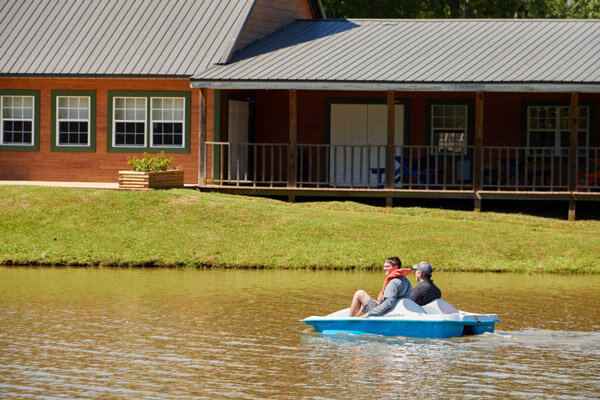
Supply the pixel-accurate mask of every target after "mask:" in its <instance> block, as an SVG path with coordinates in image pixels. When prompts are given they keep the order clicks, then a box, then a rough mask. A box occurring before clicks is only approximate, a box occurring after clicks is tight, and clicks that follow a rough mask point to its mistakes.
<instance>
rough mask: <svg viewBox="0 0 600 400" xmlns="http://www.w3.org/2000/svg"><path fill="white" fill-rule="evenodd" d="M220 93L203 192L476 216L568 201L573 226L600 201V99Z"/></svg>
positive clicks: (203, 155)
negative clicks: (497, 207)
mask: <svg viewBox="0 0 600 400" xmlns="http://www.w3.org/2000/svg"><path fill="white" fill-rule="evenodd" d="M216 93H217V94H216V95H215V105H216V107H215V110H216V111H215V116H214V118H215V119H214V121H215V129H213V134H212V135H209V136H210V137H203V138H202V140H201V142H200V160H201V161H200V166H199V177H200V179H199V188H200V189H202V190H217V191H223V192H229V193H240V194H255V195H273V196H285V197H287V198H289V199H290V200H294V199H295V198H296V197H298V196H307V197H321V196H322V197H349V198H352V197H354V198H357V197H366V198H368V197H380V198H385V199H386V203H387V204H388V205H391V204H392V203H393V199H394V198H438V199H443V198H452V199H472V200H473V202H474V209H475V210H480V209H481V207H482V201H483V200H485V199H507V200H508V199H512V200H531V199H538V200H542V199H547V200H563V201H566V202H568V204H569V218H570V219H574V218H575V208H576V201H577V200H600V147H596V146H595V144H596V143H597V138H596V134H595V121H596V116H597V113H598V111H597V104H596V101H595V97H596V94H595V93H592V94H590V93H579V92H571V93H564V92H563V93H551V94H544V95H540V94H530V93H518V94H516V93H509V94H508V95H507V94H503V93H500V92H483V91H477V92H473V93H464V92H461V93H458V92H451V93H449V94H448V93H446V94H445V97H443V98H442V99H440V101H438V102H435V101H433V100H425V101H423V100H422V99H421V97H426V98H427V99H431V98H438V99H439V98H440V96H442V94H440V93H428V94H426V95H423V94H422V93H418V94H416V95H414V96H413V95H412V94H411V93H408V92H406V91H404V92H396V91H385V92H369V93H357V92H355V91H346V92H343V93H340V92H339V91H325V92H319V93H315V92H314V91H310V90H298V89H288V90H278V91H276V93H274V92H269V91H261V90H256V91H255V90H250V91H249V90H242V91H240V90H221V91H218V92H216ZM415 96H416V97H415ZM282 99H284V100H285V101H284V102H282ZM488 100H489V101H488ZM517 100H518V101H517ZM506 102H509V103H510V102H513V103H518V104H517V105H515V106H513V107H505V106H503V105H504V104H505V103H506ZM438 103H439V104H441V105H443V106H444V107H442V108H441V109H438V108H435V107H436V106H435V104H438ZM486 103H489V104H490V105H489V106H487V107H486ZM274 104H276V105H277V107H275V106H274ZM423 104H425V107H420V105H423ZM461 104H465V107H464V110H465V114H464V121H462V120H461V118H462V114H461V113H460V111H461V109H460V108H457V107H459V106H460V105H461ZM538 104H542V106H538ZM446 105H449V106H446ZM415 106H419V108H424V110H418V109H416V108H415ZM582 107H583V110H584V111H582ZM277 108H278V109H277ZM365 109H366V110H367V111H364V110H365ZM318 110H320V111H318ZM448 110H454V112H455V113H454V115H451V116H449V115H445V114H444V113H448ZM457 110H458V112H456V111H457ZM319 112H320V113H321V114H322V115H318V114H319ZM360 112H363V113H366V115H367V119H368V120H369V121H368V123H367V124H366V126H363V125H364V123H363V124H362V125H361V117H360V116H359V115H357V114H360ZM543 112H545V113H546V114H543ZM399 113H401V115H399ZM438 114H440V115H439V118H438ZM512 114H518V115H512ZM542 114H543V115H542ZM450 117H452V118H451V119H452V121H450V119H449V118H450ZM486 117H487V118H486ZM440 118H441V119H440ZM444 118H445V119H444ZM259 119H260V121H259ZM457 119H458V121H457ZM523 119H524V121H523ZM502 120H504V121H505V122H504V123H502V122H501V121H502ZM439 121H442V124H446V126H441V127H440V129H437V124H439ZM449 121H450V122H449ZM536 124H537V125H536ZM355 125H356V126H355ZM399 125H400V126H399ZM442 128H443V129H442ZM367 137H369V138H368V139H367ZM544 140H545V141H546V142H544ZM523 142H525V143H523ZM580 144H583V146H580Z"/></svg>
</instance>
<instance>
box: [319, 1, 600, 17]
mask: <svg viewBox="0 0 600 400" xmlns="http://www.w3.org/2000/svg"><path fill="white" fill-rule="evenodd" d="M323 8H324V9H325V13H326V15H327V16H328V17H329V18H582V19H587V18H600V0H323Z"/></svg>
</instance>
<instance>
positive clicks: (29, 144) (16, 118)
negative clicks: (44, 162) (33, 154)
mask: <svg viewBox="0 0 600 400" xmlns="http://www.w3.org/2000/svg"><path fill="white" fill-rule="evenodd" d="M0 103H1V105H0V108H1V109H2V111H1V114H0V116H1V122H0V127H1V130H2V132H1V135H0V150H7V151H37V150H39V137H38V131H39V122H38V116H37V113H38V110H39V92H38V91H32V90H22V91H19V90H2V91H0Z"/></svg>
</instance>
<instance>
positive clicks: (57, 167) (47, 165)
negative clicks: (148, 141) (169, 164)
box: [0, 78, 213, 183]
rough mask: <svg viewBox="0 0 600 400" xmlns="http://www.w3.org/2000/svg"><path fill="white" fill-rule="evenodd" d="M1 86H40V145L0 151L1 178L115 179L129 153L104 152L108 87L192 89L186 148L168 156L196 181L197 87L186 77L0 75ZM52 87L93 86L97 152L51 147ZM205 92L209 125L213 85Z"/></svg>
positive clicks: (66, 88)
mask: <svg viewBox="0 0 600 400" xmlns="http://www.w3.org/2000/svg"><path fill="white" fill-rule="evenodd" d="M0 88H2V89H35V90H40V110H39V118H40V132H39V135H40V150H39V152H18V151H14V152H11V151H0V179H8V180H11V179H14V180H39V181H87V182H117V179H118V171H119V170H123V169H125V168H127V165H126V161H127V159H128V158H129V157H130V156H131V155H132V154H129V153H107V146H106V144H107V143H106V141H107V112H108V110H107V101H108V91H111V90H131V91H188V92H191V94H192V95H191V98H192V101H191V127H190V128H191V129H190V134H191V141H190V153H189V154H169V156H170V157H171V156H172V157H173V165H175V166H182V167H183V168H184V170H185V183H197V182H198V140H199V126H200V123H199V99H200V90H199V89H190V84H189V80H187V79H87V78H0ZM52 90H88V91H89V90H94V91H96V152H95V153H76V152H73V153H70V152H60V153H59V152H52V151H51V146H50V142H51V132H50V125H51V115H50V114H51V110H50V109H51V91H52ZM207 92H208V96H207V97H208V99H207V100H208V101H207V102H208V120H207V129H212V121H211V117H212V108H213V106H212V91H207ZM136 154H138V155H139V153H136Z"/></svg>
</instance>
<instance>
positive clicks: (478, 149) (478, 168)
mask: <svg viewBox="0 0 600 400" xmlns="http://www.w3.org/2000/svg"><path fill="white" fill-rule="evenodd" d="M483 106H484V95H483V92H477V93H476V94H475V134H474V139H475V140H474V149H473V190H474V192H475V207H474V208H475V211H481V197H480V196H479V195H478V192H479V191H480V190H481V187H482V185H481V177H482V176H483V109H484V107H483Z"/></svg>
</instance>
